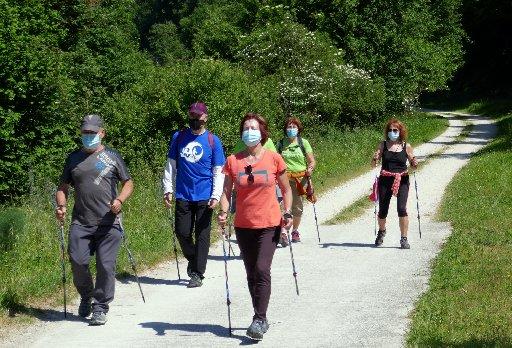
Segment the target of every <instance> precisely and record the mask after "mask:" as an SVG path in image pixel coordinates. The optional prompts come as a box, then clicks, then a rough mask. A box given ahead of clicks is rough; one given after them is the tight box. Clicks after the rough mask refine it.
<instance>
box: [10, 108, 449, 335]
mask: <svg viewBox="0 0 512 348" xmlns="http://www.w3.org/2000/svg"><path fill="white" fill-rule="evenodd" d="M402 119H403V120H404V122H405V123H406V124H407V125H408V126H409V128H410V130H411V134H413V136H414V137H413V138H412V139H411V140H412V141H413V143H419V142H423V141H425V140H428V139H430V138H432V137H433V136H434V135H436V134H438V133H440V132H442V131H443V130H444V129H445V127H446V122H445V121H444V120H443V119H440V118H436V117H433V116H430V115H425V114H414V115H412V114H411V115H408V116H404V117H403V118H402ZM381 128H382V124H379V125H377V126H368V127H364V128H358V129H356V130H352V131H347V130H334V129H331V130H329V131H325V132H323V133H320V132H319V133H313V132H312V133H311V134H310V135H311V136H308V137H307V138H308V139H310V141H311V144H312V146H313V148H314V151H315V154H316V157H317V161H318V163H319V165H318V170H317V172H316V173H315V174H314V175H315V176H314V179H315V181H316V188H317V189H318V191H319V192H321V191H325V190H326V189H328V188H329V187H331V186H333V185H335V184H338V183H340V182H342V181H343V180H346V179H348V178H352V177H354V176H356V175H358V174H360V173H361V172H363V171H365V170H367V169H368V168H369V164H368V163H369V159H370V158H371V156H372V153H373V151H374V148H375V147H376V146H377V143H378V141H379V139H381V138H382V135H381V133H382V131H381ZM144 168H145V167H144V166H143V165H142V166H140V167H139V168H138V169H139V170H138V171H137V172H133V173H132V174H133V176H134V181H135V191H134V194H133V196H132V197H131V198H130V199H129V200H128V201H127V202H126V204H125V206H124V207H123V211H124V228H125V231H126V233H127V236H128V243H129V246H130V249H131V251H132V252H133V254H134V256H135V258H136V260H137V262H138V269H139V270H140V271H142V270H143V269H147V268H149V267H151V266H153V265H156V264H158V263H159V262H162V261H164V260H168V259H172V258H174V253H173V248H172V238H171V235H170V233H171V224H170V221H169V216H168V211H166V209H165V208H164V206H163V202H162V194H161V191H160V190H161V189H160V180H161V174H162V173H161V172H151V171H149V170H147V169H144ZM43 186H45V185H43ZM52 189H53V187H52V184H50V183H48V184H46V186H45V187H42V188H35V189H34V190H33V193H32V194H31V195H29V196H27V197H26V198H25V199H24V200H23V201H22V203H20V204H18V205H17V206H15V207H6V208H5V209H3V210H2V211H0V279H1V280H2V281H1V282H0V308H6V309H7V308H8V309H10V310H11V312H17V313H18V315H17V318H18V319H16V318H14V319H13V318H9V317H7V316H6V315H5V314H4V315H2V314H0V326H3V325H6V324H11V325H12V323H16V322H25V321H27V320H28V319H27V318H30V317H34V316H38V315H39V314H38V313H39V310H38V308H40V307H41V306H42V305H43V304H45V305H50V306H56V305H60V304H61V301H62V295H61V278H60V277H61V271H60V259H59V257H60V254H59V244H58V238H57V236H58V234H57V231H58V230H57V225H56V222H55V218H54V213H53V208H52V205H51V203H50V202H51V200H53V192H52ZM71 206H72V202H69V203H68V207H71ZM69 213H71V209H69ZM68 228H69V216H68V221H67V223H66V234H67V231H68ZM216 231H217V228H216V224H215V219H214V226H213V227H212V241H213V242H214V241H215V240H216V239H217V233H216ZM66 238H67V236H66ZM4 247H5V249H2V248H4ZM66 267H67V274H68V282H67V290H68V294H69V298H70V299H71V298H73V297H76V296H77V294H76V291H75V290H74V287H73V285H72V281H71V272H70V267H69V262H67V263H66ZM182 272H185V270H184V269H183V270H182ZM131 273H132V271H131V267H130V265H129V263H128V259H127V253H126V251H125V250H124V248H121V250H120V253H119V259H118V265H117V274H118V275H127V274H131Z"/></svg>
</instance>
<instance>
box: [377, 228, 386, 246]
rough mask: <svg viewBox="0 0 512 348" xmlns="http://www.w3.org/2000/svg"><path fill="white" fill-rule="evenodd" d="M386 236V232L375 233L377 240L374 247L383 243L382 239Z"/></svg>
mask: <svg viewBox="0 0 512 348" xmlns="http://www.w3.org/2000/svg"><path fill="white" fill-rule="evenodd" d="M385 236H386V230H384V231H381V230H379V232H377V238H375V246H380V245H382V243H384V237H385Z"/></svg>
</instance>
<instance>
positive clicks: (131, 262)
mask: <svg viewBox="0 0 512 348" xmlns="http://www.w3.org/2000/svg"><path fill="white" fill-rule="evenodd" d="M121 220H122V219H121V216H119V226H120V227H121V231H122V232H123V244H124V247H125V249H126V252H127V253H128V260H129V261H130V265H131V266H132V271H133V274H134V275H135V279H136V280H137V284H138V285H139V291H140V295H141V296H142V302H144V303H146V299H145V298H144V293H143V292H142V287H141V286H140V281H139V276H138V275H137V269H136V263H135V258H134V257H133V255H132V252H131V251H130V249H129V248H128V242H127V241H126V232H125V230H124V227H123V222H122V221H121Z"/></svg>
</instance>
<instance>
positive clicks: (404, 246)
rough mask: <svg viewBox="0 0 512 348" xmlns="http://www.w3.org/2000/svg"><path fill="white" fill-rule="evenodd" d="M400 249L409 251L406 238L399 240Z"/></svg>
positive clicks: (409, 247)
mask: <svg viewBox="0 0 512 348" xmlns="http://www.w3.org/2000/svg"><path fill="white" fill-rule="evenodd" d="M400 249H411V246H410V245H409V242H408V241H407V237H401V238H400Z"/></svg>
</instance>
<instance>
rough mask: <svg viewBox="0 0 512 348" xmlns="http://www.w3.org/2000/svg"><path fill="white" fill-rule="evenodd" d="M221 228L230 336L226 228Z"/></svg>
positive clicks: (229, 320) (229, 319)
mask: <svg viewBox="0 0 512 348" xmlns="http://www.w3.org/2000/svg"><path fill="white" fill-rule="evenodd" d="M221 228H222V251H223V252H224V274H225V276H226V304H227V306H228V322H229V337H231V300H230V299H229V285H228V257H227V256H226V228H225V227H221Z"/></svg>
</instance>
